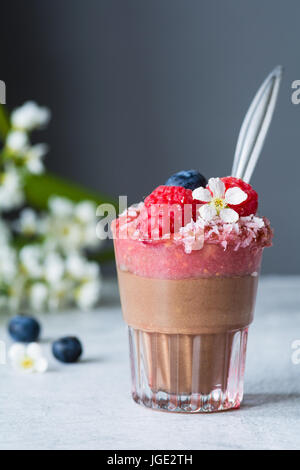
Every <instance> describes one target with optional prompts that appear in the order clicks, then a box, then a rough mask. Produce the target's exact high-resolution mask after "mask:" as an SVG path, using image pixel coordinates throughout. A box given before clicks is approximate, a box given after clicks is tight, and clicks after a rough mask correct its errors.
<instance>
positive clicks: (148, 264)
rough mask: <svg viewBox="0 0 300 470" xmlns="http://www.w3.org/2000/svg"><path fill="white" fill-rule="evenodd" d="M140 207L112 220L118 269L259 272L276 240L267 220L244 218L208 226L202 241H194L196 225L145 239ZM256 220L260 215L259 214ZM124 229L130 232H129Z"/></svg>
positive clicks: (193, 274)
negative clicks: (231, 223)
mask: <svg viewBox="0 0 300 470" xmlns="http://www.w3.org/2000/svg"><path fill="white" fill-rule="evenodd" d="M140 209H141V205H140V206H139V207H138V208H130V209H129V210H128V211H127V213H126V214H124V215H122V216H120V217H119V218H118V219H117V220H115V221H113V224H112V231H113V235H114V245H115V254H116V262H117V265H118V267H119V269H121V270H123V271H129V272H131V273H133V274H136V275H139V276H143V277H148V278H155V279H186V278H197V277H212V276H243V275H249V274H250V275H254V276H256V275H257V274H258V272H259V270H260V264H261V257H262V252H263V248H264V247H265V246H270V245H271V239H272V231H271V229H270V227H269V224H268V222H267V221H266V219H260V220H261V221H263V220H264V223H262V222H261V223H258V222H257V221H253V219H251V218H250V219H248V220H244V221H241V222H240V228H239V230H237V227H236V226H235V227H232V230H230V228H229V227H228V225H229V224H226V226H227V227H225V230H224V227H222V226H221V225H218V227H215V226H205V227H203V224H202V223H201V224H199V225H200V227H199V230H200V233H201V234H202V232H201V231H203V230H204V237H202V236H201V237H200V238H201V243H200V244H199V243H196V244H195V246H193V243H191V242H190V238H189V237H190V236H191V228H192V229H193V231H194V232H195V230H196V228H197V223H195V224H193V227H187V229H186V230H181V233H180V234H178V233H177V234H174V235H170V238H169V239H166V240H159V241H150V240H147V241H146V240H143V239H141V238H140V232H139V224H138V220H139V212H140ZM256 219H257V218H256ZM124 234H125V235H124Z"/></svg>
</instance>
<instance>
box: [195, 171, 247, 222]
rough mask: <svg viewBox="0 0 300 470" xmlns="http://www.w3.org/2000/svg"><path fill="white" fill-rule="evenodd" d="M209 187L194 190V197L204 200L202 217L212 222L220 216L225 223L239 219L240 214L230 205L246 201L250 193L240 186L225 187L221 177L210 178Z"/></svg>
mask: <svg viewBox="0 0 300 470" xmlns="http://www.w3.org/2000/svg"><path fill="white" fill-rule="evenodd" d="M208 188H209V189H205V188H202V187H200V188H197V189H194V191H193V198H194V199H197V200H199V201H201V202H203V203H204V204H203V206H201V207H200V209H199V213H200V215H201V217H202V219H204V220H206V221H207V222H210V221H211V220H212V219H213V218H214V217H216V216H219V217H220V218H221V219H222V221H223V222H225V223H229V224H230V223H234V222H237V221H238V219H239V214H238V213H237V212H236V211H235V210H234V209H232V208H230V207H228V205H230V206H235V205H238V204H241V203H242V202H244V201H246V199H247V197H248V195H247V194H246V193H245V192H244V191H243V190H242V189H241V188H238V187H234V188H229V189H227V191H226V189H225V184H224V183H223V181H222V180H221V179H220V178H210V179H209V181H208Z"/></svg>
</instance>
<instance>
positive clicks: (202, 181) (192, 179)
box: [165, 170, 207, 191]
mask: <svg viewBox="0 0 300 470" xmlns="http://www.w3.org/2000/svg"><path fill="white" fill-rule="evenodd" d="M165 185H166V186H182V187H183V188H186V189H191V190H192V191H193V190H194V189H196V188H199V186H203V187H205V186H206V185H207V179H206V178H205V176H203V175H201V173H199V171H198V170H183V171H179V172H178V173H175V174H174V175H172V176H170V178H169V179H168V180H167V181H166V182H165Z"/></svg>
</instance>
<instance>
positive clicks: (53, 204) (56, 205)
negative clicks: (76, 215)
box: [48, 196, 74, 218]
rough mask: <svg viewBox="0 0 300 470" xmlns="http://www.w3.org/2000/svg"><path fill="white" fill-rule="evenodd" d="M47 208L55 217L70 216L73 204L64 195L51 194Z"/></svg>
mask: <svg viewBox="0 0 300 470" xmlns="http://www.w3.org/2000/svg"><path fill="white" fill-rule="evenodd" d="M48 207H49V210H50V212H51V213H52V214H54V215H55V216H56V217H62V218H64V217H70V216H72V215H73V211H74V204H73V203H72V201H70V200H69V199H67V198H65V197H60V196H52V197H51V198H50V199H49V202H48Z"/></svg>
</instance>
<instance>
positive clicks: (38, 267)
mask: <svg viewBox="0 0 300 470" xmlns="http://www.w3.org/2000/svg"><path fill="white" fill-rule="evenodd" d="M19 258H20V264H21V269H22V272H23V273H24V274H25V275H26V276H28V277H30V278H32V279H39V278H41V277H42V276H43V266H42V259H43V250H42V247H41V246H40V245H38V244H36V245H25V246H24V247H23V248H22V249H21V250H20V253H19Z"/></svg>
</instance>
